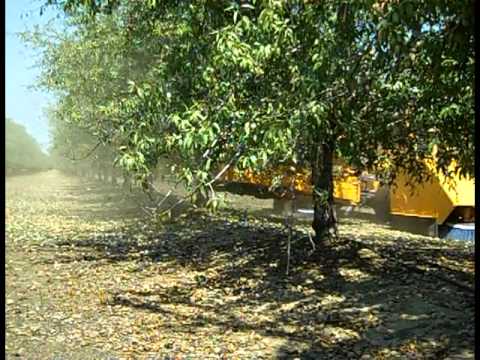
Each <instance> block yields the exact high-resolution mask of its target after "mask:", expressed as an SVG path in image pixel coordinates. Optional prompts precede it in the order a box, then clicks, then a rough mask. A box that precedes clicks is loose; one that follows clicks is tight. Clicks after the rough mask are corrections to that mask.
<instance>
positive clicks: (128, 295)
mask: <svg viewBox="0 0 480 360" xmlns="http://www.w3.org/2000/svg"><path fill="white" fill-rule="evenodd" d="M87 189H91V190H87ZM143 200H144V199H142V197H141V196H139V195H138V194H126V193H124V192H122V191H121V189H120V188H114V187H108V186H105V185H102V184H100V183H95V182H85V181H84V180H81V179H78V178H74V177H67V176H65V175H62V174H60V173H58V172H46V173H42V174H33V175H28V176H22V177H13V178H8V179H7V233H6V256H7V258H6V260H7V261H6V273H7V278H6V282H7V284H6V285H7V293H6V297H7V309H6V310H7V311H6V314H7V337H6V338H7V344H6V345H7V350H6V351H7V354H8V355H7V358H10V357H14V356H15V355H17V356H18V357H20V358H33V359H35V358H38V359H45V358H54V357H55V356H56V355H58V356H60V357H63V358H69V359H76V358H78V359H84V358H100V359H111V358H115V359H117V358H121V359H124V358H127V359H144V358H160V359H166V358H168V357H170V358H172V357H173V358H175V356H177V358H179V359H277V358H278V359H294V358H300V359H319V358H320V359H329V358H331V359H356V358H359V359H360V358H362V359H367V358H371V359H374V358H377V359H381V358H385V359H392V358H393V359H394V358H399V359H408V358H412V359H414V358H415V359H419V358H420V359H442V358H446V357H448V356H454V355H462V356H464V358H473V346H474V294H473V286H474V256H473V248H472V247H469V246H468V245H464V244H459V243H452V242H445V241H439V240H434V239H430V238H426V237H420V236H414V235H410V234H407V233H403V232H399V231H393V230H390V229H388V228H385V227H382V226H379V225H375V224H371V223H368V222H365V221H363V222H362V221H357V220H355V221H353V220H345V221H344V222H343V224H342V225H341V227H340V234H341V239H340V240H339V241H338V242H336V243H334V244H332V245H331V246H329V247H321V246H319V244H317V246H316V248H315V250H314V249H313V248H312V245H311V243H310V241H309V239H308V236H307V232H308V231H309V229H308V225H305V224H303V225H302V224H301V223H298V224H297V226H296V228H295V231H294V240H293V248H292V258H291V267H290V275H289V276H288V277H287V276H286V275H285V269H286V241H287V237H286V232H285V229H284V228H283V225H282V224H281V223H280V222H278V223H277V222H272V221H270V219H269V218H265V217H261V216H249V217H248V220H247V221H246V220H245V218H244V216H243V213H242V212H241V211H236V210H232V211H223V212H221V213H219V214H217V215H209V214H207V213H205V212H202V211H199V210H189V211H188V212H185V213H183V214H179V215H177V216H176V217H175V218H174V219H171V220H169V221H153V220H152V219H149V218H146V217H143V216H142V212H141V210H140V209H139V204H141V203H142V201H143ZM239 201H240V200H239Z"/></svg>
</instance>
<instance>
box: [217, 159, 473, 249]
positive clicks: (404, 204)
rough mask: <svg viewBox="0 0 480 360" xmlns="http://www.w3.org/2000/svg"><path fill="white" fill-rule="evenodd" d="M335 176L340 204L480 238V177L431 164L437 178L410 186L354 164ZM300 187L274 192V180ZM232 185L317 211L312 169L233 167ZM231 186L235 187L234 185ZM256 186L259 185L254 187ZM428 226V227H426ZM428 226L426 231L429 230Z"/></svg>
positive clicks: (279, 206)
mask: <svg viewBox="0 0 480 360" xmlns="http://www.w3.org/2000/svg"><path fill="white" fill-rule="evenodd" d="M337 168H338V169H340V171H337V174H336V176H335V177H334V198H335V201H336V203H337V204H338V205H339V206H343V208H347V209H349V211H350V212H352V211H354V210H355V209H360V208H362V207H363V206H365V205H366V204H367V205H368V204H369V205H368V206H371V208H372V209H374V210H373V213H374V215H375V217H376V218H377V219H378V218H380V219H383V220H387V219H388V220H390V222H391V223H392V224H394V226H395V225H399V224H407V223H408V224H409V225H408V226H407V228H408V229H409V230H411V231H414V232H423V233H425V231H426V232H427V234H428V235H432V236H439V237H442V238H451V239H459V240H474V234H475V225H474V220H475V182H474V179H468V178H467V179H466V178H459V177H454V178H453V179H450V180H447V179H446V177H445V176H444V175H443V174H441V173H439V172H437V171H436V169H435V167H434V165H433V164H431V163H429V169H430V171H431V175H432V176H431V180H430V181H428V182H424V183H421V184H418V183H417V184H415V185H414V187H413V188H412V187H410V186H408V183H409V181H411V179H410V178H409V176H408V175H407V174H399V175H398V176H397V179H396V181H395V183H394V184H393V185H392V186H390V187H386V186H381V184H380V182H379V181H377V180H376V178H375V176H373V175H371V174H367V173H363V174H362V175H358V174H357V173H356V172H355V171H353V170H351V169H349V168H348V167H345V166H342V165H338V166H337ZM274 182H276V184H279V185H281V186H280V188H283V189H285V188H290V189H291V190H294V191H293V193H294V194H295V198H296V199H301V201H299V202H298V201H295V200H293V201H292V198H291V197H288V196H286V195H285V193H283V194H282V193H275V192H272V191H270V190H269V189H271V188H272V184H273V183H274ZM224 184H226V185H227V188H226V190H227V191H232V189H234V190H233V192H237V193H239V189H240V193H242V190H241V189H247V188H248V189H250V190H248V191H243V193H244V194H250V195H254V196H257V197H263V198H267V197H273V198H274V208H275V209H276V210H281V211H283V210H285V208H286V207H288V208H289V209H291V208H292V207H293V210H294V211H299V212H304V213H305V212H306V213H308V212H312V203H311V200H310V198H311V194H312V186H311V181H310V173H309V172H308V171H306V170H305V171H302V170H298V169H293V168H287V167H283V168H278V169H275V170H272V171H266V172H262V173H254V172H251V171H244V172H238V171H230V172H228V173H227V174H226V176H225V178H224ZM228 187H230V189H228ZM252 189H254V190H253V191H252ZM412 190H413V191H412ZM422 228H423V229H422ZM425 228H426V230H425Z"/></svg>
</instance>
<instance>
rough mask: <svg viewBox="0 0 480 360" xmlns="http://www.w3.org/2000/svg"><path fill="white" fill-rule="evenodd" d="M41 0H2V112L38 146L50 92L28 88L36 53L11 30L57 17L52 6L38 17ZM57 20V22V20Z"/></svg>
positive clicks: (44, 136) (45, 137)
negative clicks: (3, 71) (3, 94)
mask: <svg viewBox="0 0 480 360" xmlns="http://www.w3.org/2000/svg"><path fill="white" fill-rule="evenodd" d="M44 2H45V1H44V0H6V2H5V27H6V35H5V113H6V114H5V115H6V117H9V118H11V119H13V120H14V121H15V122H17V123H20V124H22V125H24V126H25V127H26V129H27V131H28V133H29V134H31V135H32V136H33V137H34V138H35V139H36V140H37V141H38V143H39V144H40V145H41V146H42V149H44V150H46V148H47V147H48V144H49V141H50V140H49V131H48V122H47V119H46V117H45V115H44V113H43V109H44V108H45V107H46V106H47V105H48V104H49V102H53V100H54V98H53V96H52V95H50V94H47V93H43V92H39V91H36V90H32V89H30V88H29V86H31V85H33V84H34V83H35V79H36V77H37V76H38V74H39V70H38V69H36V68H33V65H34V64H35V61H36V59H38V54H37V55H36V54H35V52H34V51H33V50H32V49H29V48H28V47H26V46H25V44H23V42H22V41H21V40H20V38H18V36H16V35H15V33H18V32H22V31H25V30H28V29H32V28H33V26H34V25H36V24H38V25H41V24H46V23H47V22H48V21H49V20H50V19H53V18H55V17H56V16H57V13H56V12H55V11H54V10H53V9H49V10H47V11H46V12H45V13H44V14H43V15H42V16H40V6H41V5H42V4H43V3H44ZM57 23H58V21H57Z"/></svg>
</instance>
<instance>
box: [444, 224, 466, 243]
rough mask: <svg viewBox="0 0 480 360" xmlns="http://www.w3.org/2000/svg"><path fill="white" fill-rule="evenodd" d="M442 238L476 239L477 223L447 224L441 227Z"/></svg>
mask: <svg viewBox="0 0 480 360" xmlns="http://www.w3.org/2000/svg"><path fill="white" fill-rule="evenodd" d="M439 230H440V231H439V235H440V237H441V238H442V239H451V240H461V241H475V223H464V224H449V223H447V224H445V225H443V226H442V227H441V228H440V229H439Z"/></svg>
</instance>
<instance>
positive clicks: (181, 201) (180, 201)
mask: <svg viewBox="0 0 480 360" xmlns="http://www.w3.org/2000/svg"><path fill="white" fill-rule="evenodd" d="M243 149H244V146H243V145H240V146H239V149H238V150H237V152H236V153H235V154H234V155H233V156H232V158H231V159H230V161H229V162H228V163H227V165H225V167H224V168H223V169H222V170H220V172H219V173H218V174H217V175H215V177H214V178H213V179H212V180H210V181H209V182H207V183H206V184H205V185H204V186H208V187H211V186H212V185H213V184H214V183H215V182H216V181H218V180H219V179H220V178H221V177H222V176H223V175H224V174H225V172H227V170H228V169H229V168H230V167H231V166H232V165H233V164H235V163H236V161H237V160H238V158H239V156H240V155H241V153H242V152H243ZM202 186H203V184H199V185H197V186H196V187H195V188H194V189H193V190H192V191H190V192H189V193H188V194H187V195H185V196H184V197H182V198H181V199H179V200H178V201H177V202H176V203H174V204H173V205H171V206H169V207H168V208H167V209H165V210H164V211H162V212H161V213H159V214H158V215H159V216H162V215H164V214H167V213H168V212H170V211H171V210H173V209H174V208H176V207H177V206H178V205H180V204H182V203H184V202H185V201H186V200H187V199H189V198H191V197H192V196H193V195H195V193H196V192H198V190H200V188H201V187H202ZM169 193H170V192H169ZM167 195H168V196H169V195H170V194H167ZM166 197H167V196H166ZM164 200H165V199H164ZM164 200H162V202H163V201H164Z"/></svg>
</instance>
